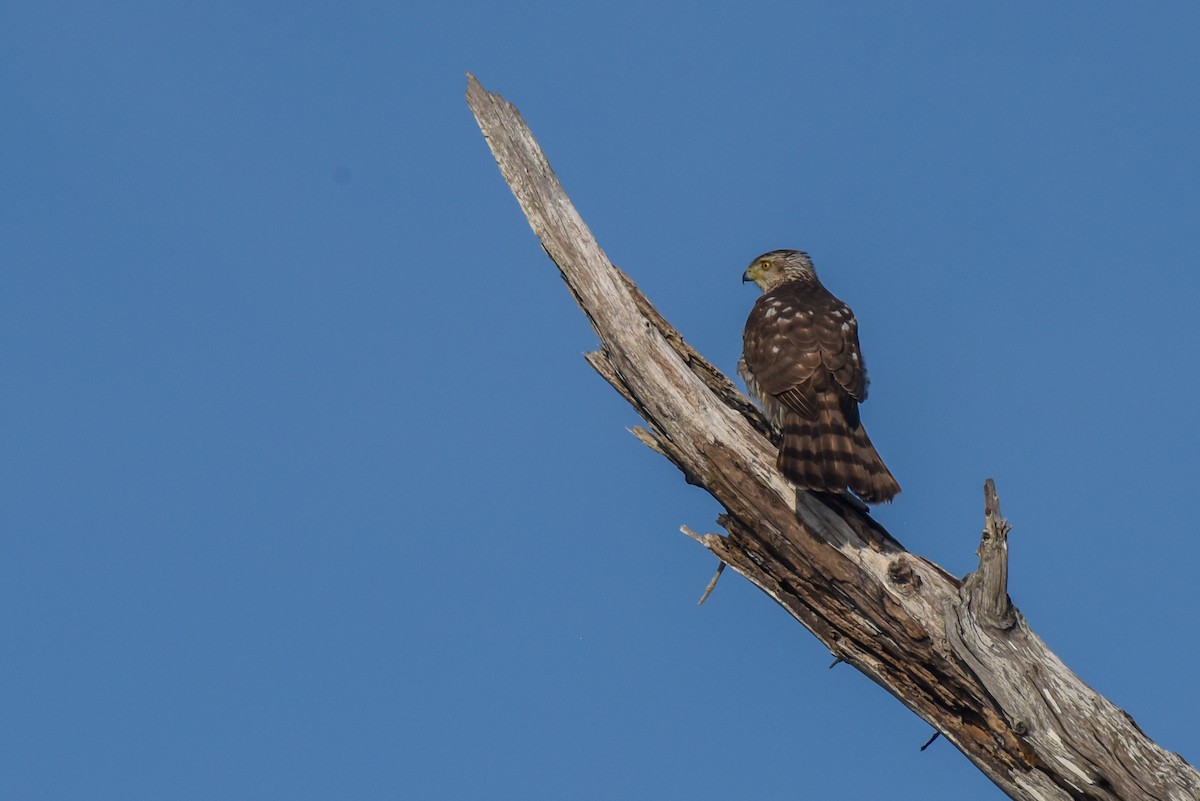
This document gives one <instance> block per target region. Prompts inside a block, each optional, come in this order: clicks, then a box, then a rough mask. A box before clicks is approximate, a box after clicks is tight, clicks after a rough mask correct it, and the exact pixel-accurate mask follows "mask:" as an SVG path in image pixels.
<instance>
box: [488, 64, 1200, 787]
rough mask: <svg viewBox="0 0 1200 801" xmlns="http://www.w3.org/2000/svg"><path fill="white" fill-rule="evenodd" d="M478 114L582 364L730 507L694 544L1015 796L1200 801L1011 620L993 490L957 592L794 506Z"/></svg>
mask: <svg viewBox="0 0 1200 801" xmlns="http://www.w3.org/2000/svg"><path fill="white" fill-rule="evenodd" d="M467 103H468V105H469V106H470V107H471V110H472V112H473V113H474V115H475V118H476V120H477V121H478V123H479V127H480V130H481V131H482V132H483V135H484V137H485V138H486V139H487V142H488V145H489V146H490V147H491V150H492V153H493V155H494V156H495V158H496V161H497V163H498V164H499V166H500V171H501V173H502V174H503V176H504V179H505V181H506V182H507V183H508V185H509V187H510V188H511V189H512V191H513V194H514V195H516V197H517V200H518V202H519V203H520V204H521V208H522V210H523V211H524V212H525V216H526V218H527V219H528V220H529V224H530V225H531V226H532V228H533V230H534V233H535V234H537V236H538V238H539V239H540V240H541V242H542V246H543V247H544V249H545V251H546V253H547V254H548V255H549V256H550V258H551V260H552V261H553V262H554V263H555V264H556V265H557V266H558V269H559V271H560V272H561V273H562V277H563V279H564V280H565V281H566V283H567V286H568V287H569V288H570V290H571V293H572V294H573V295H574V297H575V299H576V301H577V302H578V303H579V305H580V307H581V308H582V309H583V311H584V313H585V314H586V315H587V317H588V319H589V320H590V321H591V323H592V326H593V328H595V330H596V333H597V335H598V336H599V339H600V344H601V347H600V349H599V350H597V351H595V352H593V353H589V354H588V355H587V360H588V363H589V364H591V365H592V367H593V368H594V369H595V370H596V371H597V372H598V373H599V374H600V375H601V376H602V377H603V378H604V379H605V380H606V381H608V383H609V384H611V385H612V386H613V387H614V388H615V389H616V390H617V392H619V393H620V394H621V396H622V397H623V398H625V399H626V400H627V401H629V403H630V404H631V405H632V406H633V407H634V409H635V410H636V411H637V412H638V414H639V415H641V416H642V418H643V419H644V420H645V421H646V423H647V426H648V427H647V428H641V427H638V428H634V429H633V432H634V434H635V435H636V436H637V437H638V439H640V440H641V441H642V442H644V443H645V444H647V445H648V446H649V447H651V448H652V449H653V450H654V451H656V452H657V453H659V454H661V455H663V456H665V457H666V458H667V459H669V460H670V461H671V462H673V463H674V464H675V465H676V466H677V467H679V469H680V470H681V471H682V472H683V475H684V477H685V479H686V480H687V481H688V482H690V483H692V484H696V485H698V486H701V487H703V488H704V489H706V490H707V491H708V492H709V493H710V494H711V495H712V496H713V497H714V498H716V499H717V501H718V502H720V503H721V504H722V505H723V506H724V508H725V510H726V513H725V514H723V515H721V517H720V518H718V522H719V523H720V524H721V525H722V526H723V527H724V528H725V531H726V532H727V533H726V534H725V535H718V534H703V535H696V534H694V533H693V532H691V531H690V530H686V529H685V531H686V533H689V534H690V535H692V536H693V537H694V538H695V539H697V540H698V541H699V542H700V543H701V544H702V545H704V547H706V548H708V549H709V550H710V551H711V552H712V553H714V554H715V555H716V556H717V557H718V558H719V559H720V560H721V562H722V563H724V564H728V565H730V566H731V567H733V569H734V570H736V571H737V572H738V573H740V574H741V575H743V576H745V577H746V578H747V579H748V580H749V581H751V582H752V583H754V584H755V585H756V586H758V587H759V588H760V589H761V590H762V591H763V592H765V593H766V594H767V595H769V596H770V597H772V598H773V599H775V601H776V602H777V603H779V604H780V605H781V606H782V607H783V608H784V609H786V610H787V611H788V612H789V613H791V614H792V616H793V617H795V618H796V619H797V620H798V621H800V623H801V624H803V625H804V626H805V627H806V628H808V629H809V631H811V632H812V633H813V634H814V635H815V636H816V637H817V638H818V639H820V640H821V642H823V643H824V644H825V645H826V646H827V647H828V648H829V650H830V652H831V653H832V654H833V655H834V656H835V657H836V658H837V659H838V660H840V661H844V662H847V663H849V664H851V665H853V666H854V667H856V668H858V670H860V671H862V672H863V673H864V674H865V675H867V676H868V677H870V678H871V679H872V680H873V681H875V682H876V683H878V684H879V685H880V686H881V687H883V688H884V689H886V690H887V691H888V692H890V693H891V694H892V695H894V696H895V697H896V698H898V699H899V700H900V701H901V702H902V703H903V704H904V705H905V706H907V707H908V708H909V709H911V710H912V711H913V712H915V713H916V714H917V715H919V716H921V718H923V719H924V720H926V721H927V722H929V723H930V724H931V725H932V726H933V727H934V728H935V729H936V730H937V731H938V732H940V733H941V735H942V736H944V737H945V738H946V739H947V740H949V741H950V742H952V743H954V745H955V746H956V747H957V748H958V749H959V750H960V751H962V752H963V754H965V755H966V756H967V758H968V759H970V760H971V761H972V762H973V763H974V764H975V765H976V766H977V767H979V769H980V770H982V771H983V772H984V773H985V774H986V775H987V776H988V777H989V778H990V779H991V780H992V781H993V782H995V783H996V785H997V786H998V787H999V788H1000V789H1001V790H1002V791H1004V792H1005V793H1006V794H1007V795H1009V796H1010V797H1011V798H1014V799H1018V800H1019V801H1043V800H1047V799H1062V800H1063V801H1066V800H1067V799H1074V800H1076V801H1082V800H1083V799H1088V800H1092V799H1095V800H1096V801H1117V800H1118V799H1121V800H1122V801H1134V799H1161V801H1196V800H1197V799H1200V773H1197V771H1196V769H1195V768H1193V767H1192V766H1191V765H1189V764H1188V763H1187V762H1185V761H1184V760H1183V758H1182V757H1180V756H1179V755H1177V754H1173V753H1171V752H1168V751H1166V750H1164V749H1162V748H1160V747H1159V746H1157V745H1155V744H1154V742H1152V741H1151V740H1150V739H1149V738H1148V737H1147V736H1146V735H1145V734H1144V733H1143V732H1142V731H1141V729H1139V728H1138V726H1137V724H1136V723H1134V721H1133V719H1132V718H1130V717H1129V716H1128V715H1127V714H1125V713H1124V712H1123V711H1122V710H1120V709H1119V708H1117V707H1116V706H1114V705H1113V704H1112V703H1110V702H1109V701H1108V700H1106V699H1105V698H1103V697H1101V696H1100V695H1099V694H1097V693H1096V692H1095V691H1094V690H1092V689H1091V688H1090V687H1088V686H1087V685H1086V684H1084V683H1083V682H1082V681H1081V680H1080V679H1079V678H1078V677H1077V676H1076V675H1075V674H1073V673H1072V672H1071V671H1070V670H1069V669H1068V668H1067V667H1066V666H1065V665H1064V664H1063V663H1062V661H1061V660H1060V659H1059V658H1058V657H1057V656H1055V655H1054V654H1053V653H1052V652H1051V651H1050V650H1049V649H1048V648H1047V647H1046V645H1045V643H1043V642H1042V641H1041V640H1040V639H1039V638H1038V637H1037V635H1036V634H1034V633H1033V631H1032V630H1031V629H1030V628H1029V626H1028V624H1027V622H1026V621H1025V618H1024V617H1023V616H1022V615H1021V613H1020V611H1019V610H1017V609H1016V608H1015V607H1014V606H1013V605H1012V603H1011V601H1010V599H1009V597H1008V591H1007V582H1008V540H1007V534H1008V530H1009V526H1008V523H1007V521H1006V520H1004V518H1002V517H1001V516H1000V504H999V500H998V498H997V496H996V491H995V486H994V485H993V484H992V482H991V480H990V479H989V480H988V482H987V485H986V486H985V528H984V533H983V537H982V540H981V542H980V545H979V551H978V553H979V568H978V569H977V570H976V571H975V572H974V573H972V574H971V575H969V576H968V577H967V578H966V579H965V580H963V581H961V582H960V581H959V580H958V579H956V578H955V577H954V576H952V575H950V574H949V573H947V572H946V571H945V570H943V569H941V568H940V567H938V566H937V565H935V564H933V563H932V562H929V561H927V560H925V559H922V558H921V557H920V556H917V555H916V554H913V553H910V552H908V551H907V550H905V549H904V547H903V546H902V545H900V543H899V542H897V541H896V540H895V539H894V538H893V537H892V536H891V535H890V534H888V533H887V531H885V530H884V529H883V527H882V526H880V525H879V524H878V523H876V522H875V521H874V520H873V519H872V518H871V517H870V515H868V514H867V513H866V512H865V511H863V510H862V509H861V508H860V507H859V506H858V505H856V504H854V503H851V502H849V501H848V500H846V499H845V498H842V497H839V496H836V495H827V494H821V493H812V492H806V491H799V492H797V491H795V490H794V489H793V488H792V487H790V486H789V485H788V483H787V482H786V481H785V480H784V479H783V477H782V476H781V475H780V474H779V472H778V471H777V470H776V469H775V450H774V446H773V444H772V437H773V436H774V433H775V432H773V431H772V429H771V427H770V425H769V424H768V423H767V421H766V420H765V419H764V418H763V416H762V414H761V413H760V412H759V411H758V409H757V408H756V407H755V406H754V405H753V404H752V403H751V402H750V401H749V400H748V399H747V398H746V397H745V396H744V395H742V394H741V392H739V391H738V389H737V387H736V386H735V385H734V384H733V382H732V381H730V380H729V379H728V378H726V377H725V376H724V375H723V374H722V373H721V372H720V371H719V370H717V369H716V368H714V367H713V366H712V365H710V364H709V363H708V362H707V361H705V360H704V358H703V357H701V356H700V354H698V353H697V352H696V351H695V350H694V349H692V348H691V347H690V346H689V345H688V344H687V343H686V342H685V341H684V340H683V338H682V337H681V336H680V335H679V333H678V332H677V331H676V330H675V329H674V328H673V327H671V325H670V324H669V323H668V322H667V321H666V320H665V319H663V317H662V316H661V315H660V314H659V313H658V312H657V311H656V310H655V309H654V307H653V306H652V305H651V304H650V302H649V301H648V300H647V299H646V298H645V297H644V296H643V295H642V293H641V292H640V291H639V290H638V288H637V287H636V285H634V283H633V282H632V281H631V280H630V279H629V278H628V276H626V275H625V274H624V273H622V272H621V271H620V270H618V269H617V268H616V267H614V266H613V265H612V264H611V263H610V262H609V260H608V258H607V257H606V256H605V255H604V252H603V251H602V250H601V249H600V246H599V245H598V244H597V242H596V240H595V238H594V237H593V236H592V233H591V231H590V230H589V229H588V227H587V225H586V224H585V223H584V222H583V219H582V218H581V217H580V216H579V213H578V212H577V211H576V210H575V207H574V206H573V205H572V204H571V201H570V199H569V198H568V197H567V195H566V193H565V192H564V191H563V189H562V186H561V185H560V184H559V182H558V179H557V178H556V177H555V175H554V171H553V170H552V169H551V167H550V164H549V162H548V161H547V160H546V158H545V156H544V155H543V153H542V151H541V148H540V147H539V146H538V144H537V142H536V141H535V140H534V138H533V134H532V133H531V132H530V130H529V128H528V127H527V126H526V125H525V122H524V120H523V119H522V118H521V115H520V113H519V112H518V111H517V110H516V108H515V107H513V106H512V105H510V104H509V103H507V102H506V101H505V100H504V99H503V98H501V97H500V96H499V95H496V94H492V93H489V92H487V91H486V90H485V89H484V88H483V87H482V86H480V84H479V83H478V82H477V81H476V80H475V78H474V77H471V76H468V86H467ZM714 580H715V579H714Z"/></svg>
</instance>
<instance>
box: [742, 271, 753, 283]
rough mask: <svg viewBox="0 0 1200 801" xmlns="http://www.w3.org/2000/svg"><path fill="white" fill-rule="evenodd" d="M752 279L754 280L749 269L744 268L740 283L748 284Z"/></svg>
mask: <svg viewBox="0 0 1200 801" xmlns="http://www.w3.org/2000/svg"><path fill="white" fill-rule="evenodd" d="M753 280H754V279H753V278H751V277H750V271H749V270H746V272H744V273H742V283H743V284H748V283H750V282H751V281H753Z"/></svg>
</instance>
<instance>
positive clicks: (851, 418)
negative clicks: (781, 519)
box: [738, 250, 900, 503]
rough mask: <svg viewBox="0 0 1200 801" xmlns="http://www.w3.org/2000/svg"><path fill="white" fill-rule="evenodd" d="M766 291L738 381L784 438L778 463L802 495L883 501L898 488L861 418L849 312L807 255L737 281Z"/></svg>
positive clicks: (859, 371) (858, 357) (755, 265)
mask: <svg viewBox="0 0 1200 801" xmlns="http://www.w3.org/2000/svg"><path fill="white" fill-rule="evenodd" d="M742 281H743V283H744V282H746V281H753V282H754V283H755V284H757V285H758V287H759V288H760V289H762V291H763V296H762V297H761V298H759V299H758V301H757V302H756V303H755V304H754V308H753V309H752V310H751V311H750V317H749V318H748V319H747V320H746V331H745V334H744V335H743V337H742V360H741V361H740V362H739V363H738V375H740V376H741V377H742V379H743V380H744V381H745V382H746V388H747V389H748V390H749V391H750V394H751V395H753V396H754V397H755V399H757V400H758V402H759V403H761V404H762V407H763V411H765V412H766V414H767V417H768V418H769V419H770V420H771V421H772V422H773V423H774V424H775V425H776V426H777V427H779V428H781V429H782V430H783V444H782V445H780V447H779V458H778V460H777V462H776V463H777V464H778V466H779V470H780V472H782V473H783V475H784V477H785V478H787V479H788V481H791V482H792V483H793V484H795V485H796V487H797V488H799V489H811V490H818V491H822V492H839V493H844V492H845V491H846V489H847V488H849V489H851V490H853V491H854V493H855V494H856V495H858V496H859V497H860V498H862V499H863V500H864V501H866V502H867V503H882V502H883V501H890V500H891V499H892V498H893V497H895V495H896V493H898V492H900V485H899V484H897V483H896V479H895V478H893V477H892V474H891V473H890V472H888V469H887V466H886V465H884V463H883V460H882V459H880V458H879V454H878V453H876V451H875V446H874V445H872V444H871V440H870V439H869V438H868V437H867V432H866V429H864V428H863V425H862V421H861V420H860V419H859V416H858V404H860V403H861V402H863V401H864V400H866V399H867V367H866V364H864V363H863V358H862V353H861V351H860V350H859V347H858V321H857V320H855V319H854V313H853V312H852V311H850V307H849V306H847V305H846V304H845V303H842V302H841V301H840V300H838V299H837V298H835V297H834V296H833V295H832V294H831V293H830V292H829V290H827V289H826V288H825V287H824V286H822V285H821V282H820V280H818V278H817V274H816V272H815V271H814V270H813V265H812V260H811V259H809V258H808V254H807V253H802V252H800V251H798V250H773V251H771V252H770V253H764V254H763V255H761V256H759V257H758V258H757V259H755V260H754V261H753V262H751V264H750V267H749V268H748V269H747V270H746V272H745V273H744V274H743V275H742Z"/></svg>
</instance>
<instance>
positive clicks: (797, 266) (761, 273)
mask: <svg viewBox="0 0 1200 801" xmlns="http://www.w3.org/2000/svg"><path fill="white" fill-rule="evenodd" d="M816 279H817V273H816V271H815V270H813V266H812V260H811V259H810V258H808V254H807V253H805V252H803V251H801V250H772V251H771V252H770V253H764V254H762V255H761V256H759V257H758V258H757V259H755V260H754V261H752V262H750V266H749V267H747V268H746V272H744V273H742V283H746V282H747V281H753V282H754V283H756V284H758V288H759V289H761V290H762V291H763V292H770V291H771V290H772V289H774V288H775V287H777V286H779V285H780V284H783V283H786V282H788V281H815V280H816Z"/></svg>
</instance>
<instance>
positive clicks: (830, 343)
mask: <svg viewBox="0 0 1200 801" xmlns="http://www.w3.org/2000/svg"><path fill="white" fill-rule="evenodd" d="M825 294H826V295H827V296H828V303H826V304H824V309H823V310H822V312H821V313H819V314H818V315H817V323H816V325H817V341H818V343H819V345H820V348H821V362H822V363H823V364H824V365H825V369H826V370H828V371H829V374H830V375H831V376H833V380H834V382H835V383H836V384H837V385H838V386H839V387H841V388H842V389H843V390H845V392H846V394H847V395H849V396H850V397H851V398H853V399H854V400H856V401H858V402H860V403H861V402H862V401H864V400H866V399H867V366H866V364H864V363H863V358H862V351H861V350H860V349H859V346H858V320H856V319H854V312H852V311H850V307H849V306H847V305H846V304H845V303H842V302H841V301H840V300H838V299H837V298H835V297H834V296H833V295H829V293H825Z"/></svg>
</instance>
